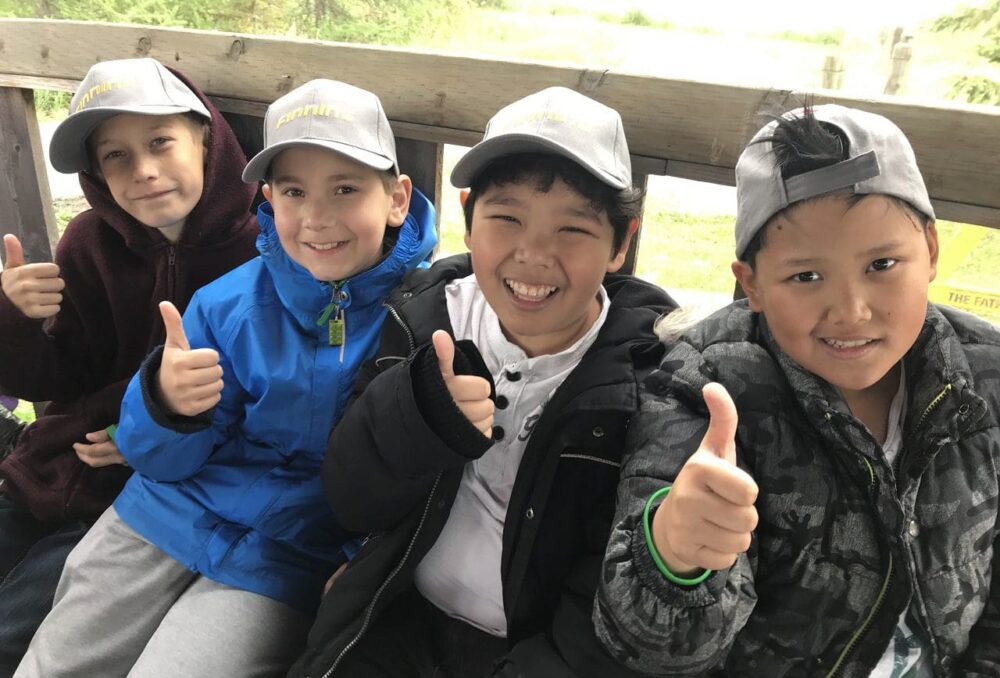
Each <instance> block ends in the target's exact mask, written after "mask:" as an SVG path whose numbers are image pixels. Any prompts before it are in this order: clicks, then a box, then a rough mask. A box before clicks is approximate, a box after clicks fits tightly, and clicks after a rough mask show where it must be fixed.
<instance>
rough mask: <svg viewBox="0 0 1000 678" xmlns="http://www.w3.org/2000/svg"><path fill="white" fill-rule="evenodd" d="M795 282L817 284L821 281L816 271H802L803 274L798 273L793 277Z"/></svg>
mask: <svg viewBox="0 0 1000 678" xmlns="http://www.w3.org/2000/svg"><path fill="white" fill-rule="evenodd" d="M791 279H792V280H793V281H794V282H801V283H807V282H816V281H817V280H819V273H817V272H816V271H802V272H801V273H796V274H795V275H793V276H792V277H791Z"/></svg>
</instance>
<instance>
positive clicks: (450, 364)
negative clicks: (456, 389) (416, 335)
mask: <svg viewBox="0 0 1000 678" xmlns="http://www.w3.org/2000/svg"><path fill="white" fill-rule="evenodd" d="M431 343H433V344H434V353H436V354H437V359H438V366H439V367H440V368H441V375H442V376H443V377H445V378H446V379H447V378H448V377H454V376H455V366H454V362H455V342H453V341H452V340H451V335H450V334H448V333H447V332H445V331H444V330H435V332H434V334H432V335H431Z"/></svg>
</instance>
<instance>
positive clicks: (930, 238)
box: [924, 221, 941, 282]
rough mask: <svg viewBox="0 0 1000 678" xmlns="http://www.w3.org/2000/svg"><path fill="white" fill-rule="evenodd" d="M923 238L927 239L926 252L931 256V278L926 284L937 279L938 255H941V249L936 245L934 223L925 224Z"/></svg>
mask: <svg viewBox="0 0 1000 678" xmlns="http://www.w3.org/2000/svg"><path fill="white" fill-rule="evenodd" d="M924 237H926V238H927V250H928V252H930V255H931V276H930V279H929V280H928V282H933V280H934V279H935V278H936V277H937V262H938V255H939V254H940V253H941V248H940V246H939V245H938V232H937V225H936V223H935V222H934V221H931V222H930V223H929V224H927V229H926V230H925V231H924Z"/></svg>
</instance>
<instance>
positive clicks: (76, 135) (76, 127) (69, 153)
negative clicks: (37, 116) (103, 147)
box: [49, 106, 211, 174]
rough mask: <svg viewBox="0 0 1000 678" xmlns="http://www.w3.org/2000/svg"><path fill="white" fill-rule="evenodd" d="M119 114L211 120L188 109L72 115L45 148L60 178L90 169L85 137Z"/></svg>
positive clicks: (123, 109) (118, 108)
mask: <svg viewBox="0 0 1000 678" xmlns="http://www.w3.org/2000/svg"><path fill="white" fill-rule="evenodd" d="M122 113H137V114H139V115H181V114H183V113H197V114H199V115H201V116H204V117H206V118H208V119H209V120H211V115H210V114H209V113H208V109H203V110H196V109H193V108H190V107H188V106H110V107H101V108H94V109H91V110H85V111H80V112H79V113H73V114H72V115H70V116H69V117H68V118H66V119H65V120H63V121H62V122H61V123H59V126H58V127H56V130H55V132H53V133H52V141H51V143H50V144H49V162H50V163H51V164H52V167H53V168H54V169H56V170H57V171H59V172H62V173H64V174H74V173H76V172H83V171H86V170H89V169H90V156H89V154H88V153H87V137H89V136H90V134H91V132H93V131H94V130H95V129H97V128H98V127H99V126H100V125H101V123H102V122H104V121H105V120H107V119H108V118H113V117H114V116H116V115H121V114H122Z"/></svg>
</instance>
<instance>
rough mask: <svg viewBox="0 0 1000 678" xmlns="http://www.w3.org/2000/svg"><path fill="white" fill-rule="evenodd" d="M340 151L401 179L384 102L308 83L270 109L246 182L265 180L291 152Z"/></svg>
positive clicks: (338, 85) (343, 87) (334, 85)
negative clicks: (282, 155) (273, 166)
mask: <svg viewBox="0 0 1000 678" xmlns="http://www.w3.org/2000/svg"><path fill="white" fill-rule="evenodd" d="M300 145H308V146H318V147H320V148H325V149H328V150H331V151H336V152H337V153H341V154H343V155H346V156H347V157H349V158H352V159H354V160H357V161H358V162H360V163H361V164H363V165H367V166H368V167H371V168H372V169H375V170H379V171H385V170H388V169H392V171H393V173H394V174H395V175H396V176H399V163H398V162H397V161H396V140H395V138H394V137H393V135H392V128H391V127H390V126H389V119H388V118H386V115H385V111H384V110H383V109H382V102H381V101H380V100H379V98H378V97H377V96H376V95H375V94H373V93H372V92H369V91H368V90H365V89H361V88H360V87H355V86H353V85H348V84H347V83H345V82H338V81H336V80H325V79H317V80H310V81H309V82H307V83H306V84H304V85H302V86H301V87H296V88H295V89H293V90H292V91H291V92H289V93H288V94H286V95H284V96H282V97H280V98H279V99H277V100H275V101H274V103H272V104H271V105H270V106H268V107H267V114H266V115H265V116H264V150H262V151H261V152H260V153H258V154H257V155H255V156H254V157H253V158H251V160H250V162H249V163H247V166H246V169H244V170H243V181H247V182H254V181H260V180H262V179H264V177H265V175H266V174H267V169H268V167H270V165H271V163H272V162H273V161H274V159H275V157H277V155H278V154H279V153H281V152H282V151H284V150H285V149H287V148H289V147H291V146H300Z"/></svg>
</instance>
